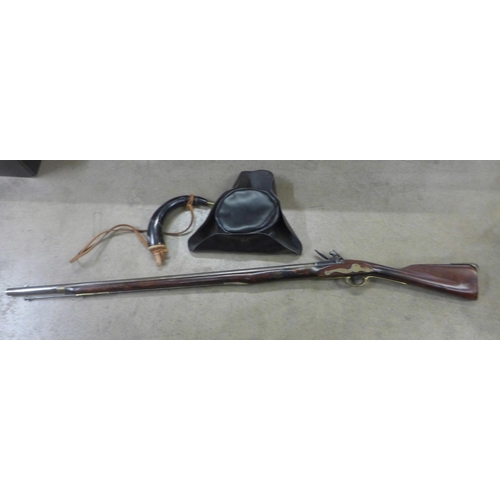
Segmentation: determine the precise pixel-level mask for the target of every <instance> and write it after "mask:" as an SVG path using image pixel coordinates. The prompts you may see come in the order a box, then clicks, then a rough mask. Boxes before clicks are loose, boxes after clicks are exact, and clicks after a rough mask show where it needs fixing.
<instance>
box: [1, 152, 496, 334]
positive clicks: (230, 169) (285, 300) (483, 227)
mask: <svg viewBox="0 0 500 500" xmlns="http://www.w3.org/2000/svg"><path fill="white" fill-rule="evenodd" d="M260 168H265V169H269V170H271V171H273V172H274V173H275V175H276V180H277V187H278V195H279V197H280V199H281V202H282V206H283V210H284V212H285V214H286V216H287V218H288V220H289V222H290V224H291V225H292V227H293V228H294V230H295V231H296V233H297V234H298V236H299V238H300V239H301V240H302V243H303V246H304V252H303V254H302V256H299V257H296V256H258V255H242V254H216V255H215V254H190V253H189V251H188V249H187V237H181V238H172V237H171V238H168V244H169V248H170V253H169V258H168V260H167V262H166V264H165V265H164V266H163V267H162V268H158V267H156V265H155V264H154V262H153V260H152V258H151V256H150V255H149V253H148V252H147V251H146V250H145V249H144V248H143V247H142V246H141V245H140V244H139V242H138V241H137V240H136V239H135V237H134V236H132V235H121V236H117V237H115V238H113V239H112V240H111V241H109V243H107V244H105V245H103V246H102V247H101V248H99V249H97V250H95V251H94V253H93V254H90V255H89V256H87V257H85V258H83V259H82V261H80V262H79V263H76V264H73V265H71V264H69V262H68V261H69V260H70V258H71V257H73V255H74V254H75V253H76V252H77V251H78V250H79V249H80V248H81V247H82V246H83V245H84V244H85V243H86V242H87V240H88V239H90V237H91V236H92V235H94V234H95V233H97V232H99V231H101V230H104V229H106V228H108V227H111V226H113V225H115V224H119V223H129V224H133V225H136V226H142V227H145V226H146V225H147V222H148V221H149V219H150V217H151V215H152V213H153V211H154V210H155V209H156V208H157V207H158V206H159V205H160V204H162V203H163V202H164V201H166V200H167V199H169V198H172V197H174V196H179V195H181V194H189V193H195V194H198V195H201V196H205V197H207V198H211V199H217V198H218V196H219V195H220V194H221V193H222V192H223V191H225V190H227V189H228V188H230V187H231V186H232V184H233V182H234V180H235V179H236V177H237V175H238V173H239V172H240V171H242V170H253V169H260ZM0 207H1V217H0V234H1V241H0V284H1V286H2V287H3V288H7V287H13V286H24V285H43V284H53V283H70V282H79V281H92V280H103V279H119V278H133V277H143V276H160V275H165V274H178V273H187V272H199V271H207V270H222V269H231V268H242V267H251V266H264V265H270V264H279V263H284V264H289V263H295V262H313V261H315V260H317V259H316V257H315V254H314V249H318V250H321V251H323V252H328V251H329V250H330V249H332V248H335V250H337V251H338V252H340V253H341V254H342V255H343V256H344V257H346V258H358V259H364V260H368V261H372V262H377V263H380V264H386V265H389V266H393V267H404V266H406V265H409V264H417V263H452V262H473V263H477V264H478V265H479V266H480V273H479V276H480V297H479V300H478V301H477V302H469V301H465V300H461V299H459V298H453V297H448V296H445V295H441V294H439V293H434V292H429V291H425V290H422V289H418V288H411V287H403V286H401V285H397V284H392V283H385V282H372V283H369V285H367V286H366V287H363V288H360V289H352V288H350V287H348V286H347V285H345V284H344V283H341V282H319V281H318V282H307V281H304V282H295V283H274V284H266V285H257V286H254V287H244V288H237V287H234V288H233V287H229V288H224V287H222V288H211V289H208V288H206V289H200V290H197V291H195V290H188V291H187V290H182V291H169V292H155V293H144V294H133V295H121V296H109V297H96V298H84V299H64V300H42V301H33V302H27V301H24V300H22V299H16V298H11V297H7V296H5V294H2V297H1V305H0V317H1V323H0V332H1V337H2V338H8V339H498V338H500V285H499V283H500V276H499V273H498V270H499V264H498V260H499V256H500V251H499V250H500V162H487V161H475V162H469V161H428V162H423V161H373V162H370V161H351V162H349V161H338V162H336V161H324V162H323V161H308V162H301V161H296V162H294V161H278V162H275V161H271V162H265V161H259V162H251V161H231V162H225V161H206V162H201V161H173V162H170V161H44V162H43V163H42V167H41V169H40V173H39V175H38V177H36V178H32V179H24V178H11V177H0ZM206 213H207V212H206V211H197V215H198V216H197V219H196V225H199V224H200V223H201V222H202V220H203V219H204V217H205V216H206ZM188 218H189V217H188V213H182V214H180V215H179V216H178V217H176V218H175V220H174V221H172V223H171V224H169V226H168V229H169V230H172V231H175V230H178V229H181V228H182V227H183V226H185V225H186V222H187V221H188Z"/></svg>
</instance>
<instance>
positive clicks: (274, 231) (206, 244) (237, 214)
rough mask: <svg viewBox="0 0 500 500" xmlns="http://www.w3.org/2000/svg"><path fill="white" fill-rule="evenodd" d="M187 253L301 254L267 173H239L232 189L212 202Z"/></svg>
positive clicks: (272, 180)
mask: <svg viewBox="0 0 500 500" xmlns="http://www.w3.org/2000/svg"><path fill="white" fill-rule="evenodd" d="M188 246H189V250H191V251H192V252H195V251H198V250H220V251H224V252H263V253H284V252H291V253H295V254H297V255H299V254H300V253H302V244H301V243H300V241H299V239H298V238H297V236H296V234H295V233H294V232H293V230H292V228H291V227H290V225H289V224H288V222H287V220H286V219H285V216H284V215H283V212H282V211H281V206H280V202H279V200H278V196H277V194H276V183H275V181H274V175H273V173H272V172H269V171H268V170H255V171H245V172H241V174H240V175H239V177H238V179H237V180H236V183H235V185H234V186H233V189H230V190H229V191H226V192H225V193H224V194H223V195H222V196H221V197H220V198H219V199H218V200H217V202H216V203H215V205H214V207H213V208H212V210H211V211H210V213H209V215H208V217H207V219H206V220H205V222H204V223H203V224H202V225H201V227H200V228H199V229H198V230H197V231H196V233H194V234H193V236H191V238H189V242H188Z"/></svg>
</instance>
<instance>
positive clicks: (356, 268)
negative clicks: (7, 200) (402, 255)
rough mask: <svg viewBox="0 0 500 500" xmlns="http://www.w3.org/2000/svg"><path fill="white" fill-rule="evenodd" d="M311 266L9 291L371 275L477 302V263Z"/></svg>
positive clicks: (352, 279) (113, 290)
mask: <svg viewBox="0 0 500 500" xmlns="http://www.w3.org/2000/svg"><path fill="white" fill-rule="evenodd" d="M318 254H319V255H320V256H321V257H322V258H323V259H324V260H322V261H320V262H314V263H310V264H293V265H285V266H272V267H260V268H251V269H236V270H232V271H215V272H208V273H195V274H179V275H174V276H163V277H152V278H137V279H125V280H117V281H94V282H86V283H72V284H66V285H49V286H35V287H28V286H27V287H24V288H9V289H8V290H6V293H7V295H11V296H13V297H24V298H25V299H27V300H35V299H45V298H63V297H88V296H93V295H109V294H117V293H129V292H145V291H153V290H169V289H176V288H195V287H205V286H215V285H251V284H257V283H263V282H268V281H283V280H296V279H345V281H346V282H347V283H348V284H349V285H351V286H362V285H364V284H365V283H366V282H367V281H368V280H371V279H384V280H390V281H395V282H397V283H401V284H402V285H415V286H418V287H423V288H427V289H430V290H437V291H440V292H444V293H447V294H451V295H455V296H458V297H462V298H464V299H468V300H477V297H478V279H477V266H476V265H475V264H416V265H411V266H408V267H404V268H402V269H396V268H392V267H387V266H383V265H380V264H374V263H371V262H366V261H363V260H344V259H343V258H342V257H341V256H340V255H339V254H338V253H336V252H334V251H332V252H330V257H326V256H325V255H323V254H321V253H319V252H318Z"/></svg>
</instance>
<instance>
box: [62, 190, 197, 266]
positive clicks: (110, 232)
mask: <svg viewBox="0 0 500 500" xmlns="http://www.w3.org/2000/svg"><path fill="white" fill-rule="evenodd" d="M193 201H194V194H192V195H191V196H190V197H189V200H188V202H187V203H186V206H185V210H189V211H190V212H191V222H190V223H189V226H188V227H187V228H186V229H184V230H183V231H179V232H177V233H164V234H165V235H167V236H182V235H183V234H186V233H187V232H188V231H189V230H190V229H191V227H192V226H193V224H194V208H193ZM123 232H129V233H134V234H135V235H136V236H137V238H138V239H139V241H140V242H141V243H142V244H143V245H144V246H145V247H146V248H147V249H148V250H150V251H151V252H152V253H153V255H154V254H155V252H153V250H156V252H158V251H160V252H161V253H162V254H163V258H164V256H165V254H166V253H167V252H168V249H167V247H166V245H156V246H157V247H160V246H161V247H162V248H161V249H160V248H158V249H156V248H155V247H150V246H149V244H148V242H147V240H146V238H144V236H143V235H142V234H141V233H147V230H145V229H137V228H136V227H135V226H131V225H130V224H117V225H116V226H113V227H112V228H110V229H106V231H102V232H101V233H99V234H98V235H97V236H94V237H93V238H92V239H91V240H90V241H89V242H88V243H87V244H86V245H85V246H84V247H83V248H82V249H81V250H80V251H79V252H78V253H77V254H76V255H75V256H74V257H73V258H72V259H71V260H70V263H71V264H73V263H74V262H76V261H77V260H79V259H81V258H82V257H84V256H85V255H87V254H89V253H90V252H91V251H92V250H94V248H96V247H97V246H98V245H100V244H101V243H102V242H103V241H104V240H105V239H106V238H108V236H114V235H115V234H116V233H123Z"/></svg>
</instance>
